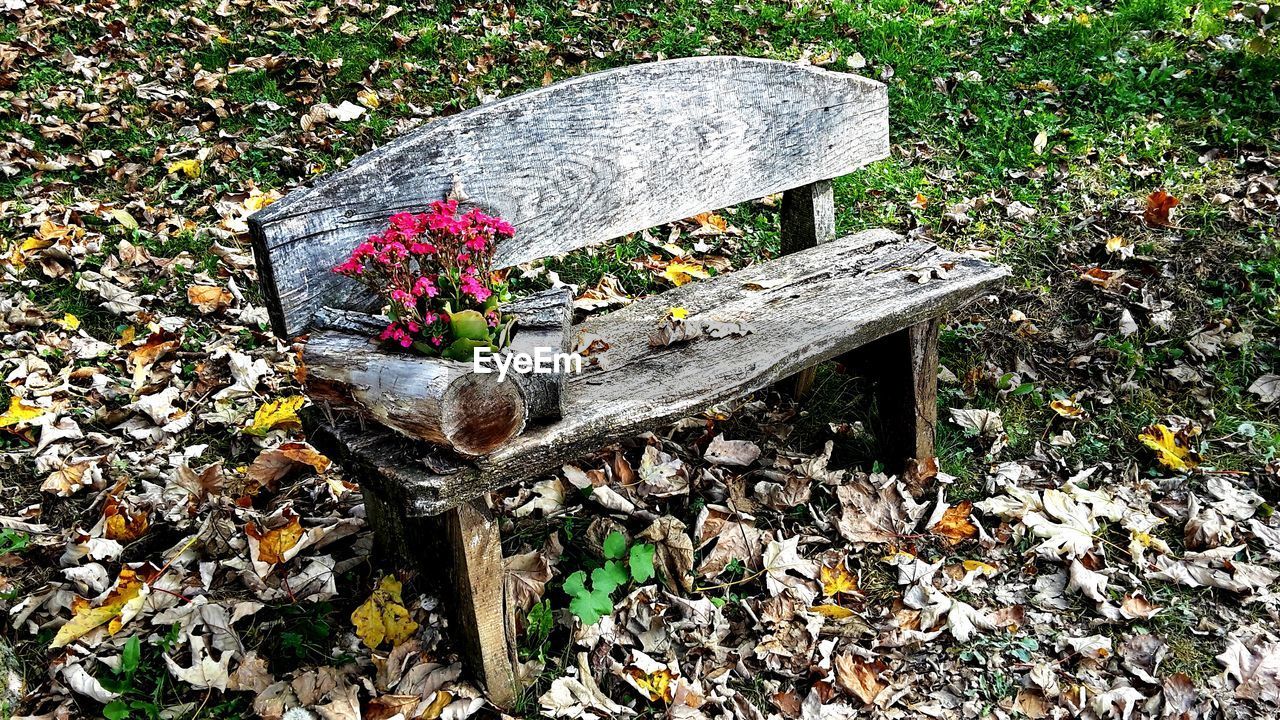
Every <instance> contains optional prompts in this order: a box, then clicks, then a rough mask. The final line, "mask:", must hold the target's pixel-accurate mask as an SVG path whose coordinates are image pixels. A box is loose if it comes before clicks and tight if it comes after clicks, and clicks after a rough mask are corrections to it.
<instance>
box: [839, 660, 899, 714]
mask: <svg viewBox="0 0 1280 720" xmlns="http://www.w3.org/2000/svg"><path fill="white" fill-rule="evenodd" d="M835 666H836V684H837V685H839V686H840V688H841V689H842V690H844V691H845V692H847V693H850V694H852V695H853V696H855V697H857V698H858V699H859V700H861V701H862V702H864V703H866V704H867V705H870V704H872V703H874V702H875V700H876V697H877V696H879V695H880V693H881V692H882V691H883V690H884V689H885V688H886V687H888V685H885V684H884V683H882V682H880V678H879V675H880V672H881V671H883V670H884V669H885V666H884V663H882V662H880V661H878V660H877V661H876V662H867V661H866V660H863V659H862V658H860V657H858V656H856V655H851V654H846V655H837V656H836V657H835Z"/></svg>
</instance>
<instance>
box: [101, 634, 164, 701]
mask: <svg viewBox="0 0 1280 720" xmlns="http://www.w3.org/2000/svg"><path fill="white" fill-rule="evenodd" d="M141 664H142V641H141V640H139V639H138V636H137V635H135V636H133V637H131V638H129V641H128V642H126V643H125V644H124V651H123V652H121V653H120V667H119V668H118V669H117V670H116V673H115V677H111V678H103V679H102V680H101V681H100V682H101V683H102V687H104V688H106V689H107V690H110V691H111V692H113V693H117V694H119V695H120V696H121V697H119V698H116V699H115V700H112V701H111V702H109V703H107V705H106V707H104V708H102V715H103V717H105V718H107V720H126V719H127V718H129V717H131V716H133V715H134V713H138V715H139V716H141V717H147V718H152V717H157V716H159V714H160V708H159V706H157V705H156V704H155V703H154V702H150V701H148V700H143V699H140V698H139V697H134V698H133V699H129V697H130V696H137V695H139V690H138V688H136V687H135V686H134V683H133V679H134V675H135V674H136V673H137V672H138V667H139V666H140V665H141Z"/></svg>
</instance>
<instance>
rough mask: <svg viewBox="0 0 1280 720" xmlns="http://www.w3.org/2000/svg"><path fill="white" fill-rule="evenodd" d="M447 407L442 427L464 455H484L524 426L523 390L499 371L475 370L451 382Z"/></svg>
mask: <svg viewBox="0 0 1280 720" xmlns="http://www.w3.org/2000/svg"><path fill="white" fill-rule="evenodd" d="M444 407H445V408H448V410H449V411H447V412H446V414H445V416H444V417H443V418H442V419H441V420H442V422H441V431H442V432H443V433H444V436H445V437H446V438H448V440H449V444H450V445H452V446H453V448H454V449H455V450H457V451H458V452H460V453H463V454H464V455H485V454H488V453H490V452H493V451H494V450H496V449H497V448H499V447H501V446H502V444H503V443H505V442H506V441H508V440H510V439H511V438H513V437H515V436H516V435H519V434H520V432H521V431H522V430H524V423H525V418H526V417H527V416H528V413H527V411H526V405H525V399H524V393H523V392H521V390H520V386H519V385H517V384H516V383H514V382H510V381H499V380H498V376H497V374H494V373H489V374H477V373H472V374H469V375H464V376H462V377H460V378H458V379H457V380H456V381H454V382H453V383H451V384H450V386H449V389H448V391H447V392H446V395H445V402H444Z"/></svg>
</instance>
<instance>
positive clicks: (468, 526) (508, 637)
mask: <svg viewBox="0 0 1280 720" xmlns="http://www.w3.org/2000/svg"><path fill="white" fill-rule="evenodd" d="M364 499H365V511H366V513H367V514H368V518H369V525H370V526H371V527H372V528H373V536H374V542H375V548H376V550H377V552H378V554H379V555H381V556H382V557H383V558H386V559H387V560H389V561H391V562H393V563H395V564H405V565H408V566H410V567H415V568H417V570H418V572H419V573H420V574H421V576H422V577H424V578H427V579H429V580H435V581H436V582H437V587H438V588H439V591H440V593H441V595H442V596H443V598H442V599H443V600H444V609H445V612H446V613H448V617H449V629H450V632H451V633H453V637H455V638H457V640H458V641H459V644H460V647H459V648H458V650H459V652H460V653H461V655H462V659H463V662H465V663H466V665H467V668H468V669H469V670H470V671H471V672H472V673H473V674H474V676H475V678H476V680H477V682H478V683H479V684H480V686H481V687H482V688H483V689H484V692H485V694H486V695H488V696H489V700H490V701H491V702H492V703H493V704H494V705H496V706H498V707H499V708H502V709H503V710H510V709H511V708H512V707H513V706H514V705H515V702H516V700H517V699H518V698H519V696H520V688H519V685H518V684H517V681H516V675H515V664H514V663H515V657H516V655H515V653H516V643H515V637H514V630H515V624H514V622H513V619H512V618H511V617H510V616H509V615H508V613H507V603H506V579H505V576H506V566H505V565H504V564H503V561H502V537H501V535H500V533H499V530H498V523H497V521H496V520H495V519H494V518H493V514H492V513H491V512H489V508H488V507H487V506H486V505H485V498H484V496H482V497H480V498H479V499H476V500H471V501H469V502H467V503H464V504H462V505H461V506H459V507H456V508H454V509H452V510H449V511H447V512H445V513H444V514H442V515H437V516H435V517H421V518H419V517H408V515H407V514H406V513H405V511H404V503H403V502H396V501H395V500H394V499H388V498H384V497H382V496H381V495H380V494H379V493H376V492H373V491H372V489H371V488H366V489H365V492H364ZM442 560H443V562H441V561H442ZM442 570H443V571H444V572H443V573H442V572H441V571H442ZM442 575H443V577H442Z"/></svg>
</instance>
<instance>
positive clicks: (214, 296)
mask: <svg viewBox="0 0 1280 720" xmlns="http://www.w3.org/2000/svg"><path fill="white" fill-rule="evenodd" d="M233 299H234V296H233V295H232V294H231V291H230V290H227V289H226V288H224V287H219V286H217V285H192V286H191V287H188V288H187V302H189V303H191V304H192V305H194V306H195V307H196V308H197V309H198V310H199V311H200V312H202V313H204V314H205V315H208V314H209V313H213V312H217V311H219V310H221V309H223V308H225V307H227V306H228V305H230V304H231V301H232V300H233Z"/></svg>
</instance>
